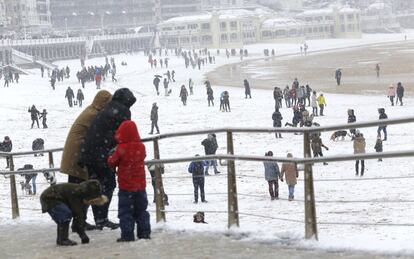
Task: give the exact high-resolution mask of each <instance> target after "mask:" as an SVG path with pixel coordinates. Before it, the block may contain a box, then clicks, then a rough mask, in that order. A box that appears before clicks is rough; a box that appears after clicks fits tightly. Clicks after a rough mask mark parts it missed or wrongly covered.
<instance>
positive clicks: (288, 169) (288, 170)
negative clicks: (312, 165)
mask: <svg viewBox="0 0 414 259" xmlns="http://www.w3.org/2000/svg"><path fill="white" fill-rule="evenodd" d="M287 157H288V158H292V157H293V156H292V154H291V153H288V154H287ZM283 176H285V180H286V184H287V185H288V189H289V201H292V200H293V199H294V198H295V195H294V194H295V185H296V183H297V180H296V178H298V177H299V174H298V168H297V167H296V164H294V163H283V164H282V170H281V173H280V181H282V182H283Z"/></svg>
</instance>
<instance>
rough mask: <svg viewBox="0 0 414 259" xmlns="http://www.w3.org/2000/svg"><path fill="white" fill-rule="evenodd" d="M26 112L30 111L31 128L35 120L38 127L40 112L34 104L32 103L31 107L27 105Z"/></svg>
mask: <svg viewBox="0 0 414 259" xmlns="http://www.w3.org/2000/svg"><path fill="white" fill-rule="evenodd" d="M28 112H30V118H31V119H32V127H31V128H32V129H33V125H34V123H35V122H36V124H37V127H38V128H40V127H39V117H38V116H39V114H40V112H39V111H38V110H37V109H36V106H34V105H32V107H29V110H28Z"/></svg>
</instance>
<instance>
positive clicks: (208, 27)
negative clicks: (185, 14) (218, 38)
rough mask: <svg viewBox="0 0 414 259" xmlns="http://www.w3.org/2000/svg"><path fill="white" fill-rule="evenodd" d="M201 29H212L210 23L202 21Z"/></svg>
mask: <svg viewBox="0 0 414 259" xmlns="http://www.w3.org/2000/svg"><path fill="white" fill-rule="evenodd" d="M201 29H203V30H210V24H209V23H202V24H201Z"/></svg>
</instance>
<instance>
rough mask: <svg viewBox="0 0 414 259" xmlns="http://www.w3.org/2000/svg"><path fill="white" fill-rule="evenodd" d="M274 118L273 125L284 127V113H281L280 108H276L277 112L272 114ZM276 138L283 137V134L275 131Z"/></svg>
mask: <svg viewBox="0 0 414 259" xmlns="http://www.w3.org/2000/svg"><path fill="white" fill-rule="evenodd" d="M272 120H273V127H274V128H280V127H282V120H283V117H282V114H281V113H280V111H279V109H276V110H275V112H274V113H273V115H272ZM275 136H276V138H282V134H281V133H275Z"/></svg>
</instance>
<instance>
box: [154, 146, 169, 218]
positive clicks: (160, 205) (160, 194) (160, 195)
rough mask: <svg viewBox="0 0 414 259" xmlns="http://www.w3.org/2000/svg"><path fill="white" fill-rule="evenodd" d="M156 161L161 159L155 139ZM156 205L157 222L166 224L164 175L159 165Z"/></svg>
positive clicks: (156, 170) (157, 168)
mask: <svg viewBox="0 0 414 259" xmlns="http://www.w3.org/2000/svg"><path fill="white" fill-rule="evenodd" d="M154 159H155V160H158V159H160V148H159V145H158V139H154ZM155 205H156V222H157V223H158V222H161V221H162V222H165V221H166V219H165V211H164V209H165V205H164V186H163V184H162V174H161V170H160V166H159V165H155Z"/></svg>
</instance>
